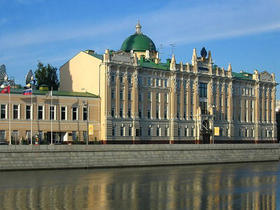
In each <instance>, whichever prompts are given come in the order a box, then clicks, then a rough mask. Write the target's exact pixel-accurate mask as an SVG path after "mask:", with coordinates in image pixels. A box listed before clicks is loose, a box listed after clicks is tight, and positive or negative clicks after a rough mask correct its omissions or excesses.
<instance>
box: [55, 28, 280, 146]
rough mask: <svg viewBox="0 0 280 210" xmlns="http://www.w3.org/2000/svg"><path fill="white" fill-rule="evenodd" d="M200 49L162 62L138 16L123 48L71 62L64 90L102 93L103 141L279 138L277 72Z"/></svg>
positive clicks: (64, 68) (66, 68)
mask: <svg viewBox="0 0 280 210" xmlns="http://www.w3.org/2000/svg"><path fill="white" fill-rule="evenodd" d="M200 54H201V56H200V57H199V56H198V55H197V52H196V49H194V50H193V55H192V60H191V63H185V64H184V63H182V62H181V63H177V62H176V60H175V56H174V55H173V56H172V58H171V59H167V61H166V62H163V61H161V60H160V58H159V54H158V52H157V50H156V47H155V44H154V43H153V41H152V40H151V39H150V38H149V37H147V36H146V35H144V34H143V33H142V32H141V25H140V24H139V23H138V24H137V25H136V32H135V34H133V35H131V36H129V37H128V38H127V39H126V40H125V41H124V42H123V44H122V46H121V50H119V51H110V50H106V51H105V53H104V54H103V55H99V54H96V53H95V52H94V51H92V50H87V51H83V52H80V53H78V54H77V55H76V56H74V57H73V58H72V59H71V60H69V61H68V62H67V63H66V64H64V65H63V66H62V67H61V68H60V77H61V78H60V80H61V86H60V90H63V91H76V92H79V91H86V92H90V93H93V94H96V95H99V96H100V100H101V102H100V106H101V108H100V109H101V113H100V127H101V132H100V139H101V140H110V141H115V140H120V141H123V140H136V141H137V140H168V141H184V140H204V141H205V142H209V141H216V140H256V141H257V140H276V138H277V136H276V133H277V132H276V114H275V108H276V85H277V84H276V81H275V75H274V74H270V73H268V72H266V71H264V72H259V71H257V70H255V71H254V73H248V72H242V71H241V72H239V73H236V72H233V69H232V66H231V65H230V64H229V66H228V68H227V69H224V68H221V67H218V66H216V65H215V64H214V63H213V60H212V56H211V52H210V51H209V52H208V53H207V51H206V50H205V48H203V49H202V50H201V52H200ZM214 131H215V132H214Z"/></svg>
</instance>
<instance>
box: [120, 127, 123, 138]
mask: <svg viewBox="0 0 280 210" xmlns="http://www.w3.org/2000/svg"><path fill="white" fill-rule="evenodd" d="M120 134H121V136H124V127H121V130H120Z"/></svg>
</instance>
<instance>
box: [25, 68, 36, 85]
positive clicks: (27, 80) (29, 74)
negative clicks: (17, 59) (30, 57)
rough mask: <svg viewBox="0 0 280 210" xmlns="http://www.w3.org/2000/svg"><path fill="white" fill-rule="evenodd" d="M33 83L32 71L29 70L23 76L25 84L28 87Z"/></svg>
mask: <svg viewBox="0 0 280 210" xmlns="http://www.w3.org/2000/svg"><path fill="white" fill-rule="evenodd" d="M33 81H34V76H33V72H32V70H29V72H28V73H27V75H26V76H25V84H26V85H28V84H30V83H31V82H33Z"/></svg>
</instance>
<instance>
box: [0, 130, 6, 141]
mask: <svg viewBox="0 0 280 210" xmlns="http://www.w3.org/2000/svg"><path fill="white" fill-rule="evenodd" d="M3 140H6V131H5V130H0V141H3Z"/></svg>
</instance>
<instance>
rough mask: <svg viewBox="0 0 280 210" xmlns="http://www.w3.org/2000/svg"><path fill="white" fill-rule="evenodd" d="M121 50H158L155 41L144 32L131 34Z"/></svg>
mask: <svg viewBox="0 0 280 210" xmlns="http://www.w3.org/2000/svg"><path fill="white" fill-rule="evenodd" d="M121 50H123V51H126V52H130V51H131V50H133V51H144V52H145V51H146V50H149V51H156V46H155V44H154V42H153V41H152V40H151V39H150V38H149V37H147V36H146V35H144V34H142V33H141V34H138V33H135V34H133V35H131V36H129V37H128V38H127V39H126V40H124V42H123V43H122V47H121Z"/></svg>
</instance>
